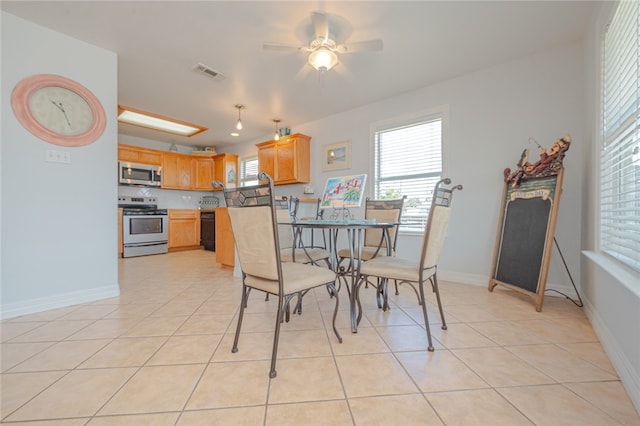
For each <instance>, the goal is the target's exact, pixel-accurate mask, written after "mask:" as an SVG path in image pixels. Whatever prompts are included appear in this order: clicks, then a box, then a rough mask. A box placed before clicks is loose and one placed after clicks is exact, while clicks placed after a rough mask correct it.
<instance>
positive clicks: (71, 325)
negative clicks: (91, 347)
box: [11, 320, 93, 342]
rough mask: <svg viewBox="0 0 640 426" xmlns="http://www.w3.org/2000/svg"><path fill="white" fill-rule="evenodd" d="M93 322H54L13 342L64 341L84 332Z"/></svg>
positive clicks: (14, 339)
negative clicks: (78, 332)
mask: <svg viewBox="0 0 640 426" xmlns="http://www.w3.org/2000/svg"><path fill="white" fill-rule="evenodd" d="M91 323H93V321H92V320H80V321H60V320H56V321H52V322H49V323H47V324H44V325H42V326H40V327H38V328H36V329H34V330H31V331H28V332H26V333H24V334H21V335H20V336H17V337H15V338H13V339H12V340H11V341H12V342H54V341H55V342H57V341H59V340H63V339H65V338H67V337H69V336H71V335H72V334H74V333H76V332H77V331H79V330H82V329H83V328H85V327H86V326H88V325H89V324H91Z"/></svg>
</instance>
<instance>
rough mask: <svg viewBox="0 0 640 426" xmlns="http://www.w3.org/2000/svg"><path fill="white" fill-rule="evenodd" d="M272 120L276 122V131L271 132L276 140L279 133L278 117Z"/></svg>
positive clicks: (278, 137)
mask: <svg viewBox="0 0 640 426" xmlns="http://www.w3.org/2000/svg"><path fill="white" fill-rule="evenodd" d="M273 122H274V123H276V131H275V133H274V134H273V139H275V140H278V139H280V133H279V132H278V123H279V122H280V119H278V118H274V119H273Z"/></svg>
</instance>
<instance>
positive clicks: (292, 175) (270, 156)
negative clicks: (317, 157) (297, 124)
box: [256, 133, 311, 185]
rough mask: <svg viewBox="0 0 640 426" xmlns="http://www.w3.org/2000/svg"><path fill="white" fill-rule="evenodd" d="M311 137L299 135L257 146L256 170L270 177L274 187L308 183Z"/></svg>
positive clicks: (309, 176)
mask: <svg viewBox="0 0 640 426" xmlns="http://www.w3.org/2000/svg"><path fill="white" fill-rule="evenodd" d="M310 141H311V137H310V136H307V135H303V134H301V133H295V134H293V135H290V136H284V137H282V138H280V139H279V140H277V141H276V140H271V141H266V142H262V143H259V144H257V145H256V146H257V147H258V170H259V171H260V172H265V173H268V174H269V175H271V177H272V178H273V183H274V184H275V185H283V184H289V183H308V182H309V180H310V178H311V170H310V168H311V163H310V158H309V156H310V152H309V151H310V147H309V142H310Z"/></svg>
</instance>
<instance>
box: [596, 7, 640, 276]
mask: <svg viewBox="0 0 640 426" xmlns="http://www.w3.org/2000/svg"><path fill="white" fill-rule="evenodd" d="M602 88H603V96H602V99H603V104H602V117H603V134H602V136H603V137H602V146H601V152H600V249H601V251H603V252H605V253H607V254H609V255H611V256H613V257H614V258H616V259H618V260H619V261H620V262H622V263H624V264H626V265H627V266H630V267H631V268H633V269H635V270H637V271H640V2H638V1H621V2H620V3H619V4H618V6H617V9H616V11H615V13H614V15H613V18H612V20H611V23H610V24H609V27H608V29H607V31H606V33H605V37H604V42H603V71H602Z"/></svg>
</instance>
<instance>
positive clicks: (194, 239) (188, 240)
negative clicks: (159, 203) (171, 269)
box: [168, 209, 200, 249]
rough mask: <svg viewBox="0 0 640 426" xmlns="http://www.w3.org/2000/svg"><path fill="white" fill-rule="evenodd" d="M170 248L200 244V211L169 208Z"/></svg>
mask: <svg viewBox="0 0 640 426" xmlns="http://www.w3.org/2000/svg"><path fill="white" fill-rule="evenodd" d="M168 213H169V249H187V248H196V247H199V246H200V211H199V210H187V209H169V211H168Z"/></svg>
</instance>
